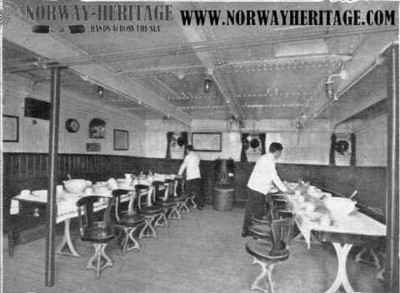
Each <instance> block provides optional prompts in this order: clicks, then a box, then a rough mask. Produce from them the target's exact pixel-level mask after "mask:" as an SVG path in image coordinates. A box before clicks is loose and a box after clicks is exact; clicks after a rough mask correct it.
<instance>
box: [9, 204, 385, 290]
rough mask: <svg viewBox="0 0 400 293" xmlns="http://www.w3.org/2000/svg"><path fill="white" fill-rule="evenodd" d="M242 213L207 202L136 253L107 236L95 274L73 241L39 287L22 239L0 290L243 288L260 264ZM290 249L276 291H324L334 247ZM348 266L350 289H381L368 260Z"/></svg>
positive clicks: (39, 257)
mask: <svg viewBox="0 0 400 293" xmlns="http://www.w3.org/2000/svg"><path fill="white" fill-rule="evenodd" d="M242 219H243V209H239V208H235V209H234V210H233V211H232V212H218V211H214V210H212V209H211V207H208V208H206V209H205V210H203V211H198V210H196V211H194V212H192V213H191V214H188V215H185V218H184V219H183V220H181V221H174V222H172V223H171V225H170V227H169V228H160V229H159V237H158V239H145V240H142V241H141V244H142V250H141V251H140V252H130V253H128V254H127V255H125V256H123V255H121V253H120V251H119V249H117V246H116V243H112V245H111V246H110V248H109V249H108V252H109V254H110V255H111V258H112V259H113V261H114V266H113V267H112V268H109V269H106V270H105V271H104V272H103V275H102V277H101V279H100V280H96V278H95V276H94V272H93V271H87V270H86V269H85V265H86V261H87V259H88V258H89V256H90V255H91V253H92V250H91V249H92V248H91V247H90V245H89V244H87V243H83V242H81V241H79V240H78V241H76V246H77V248H78V250H79V252H80V253H81V254H82V257H81V258H73V257H66V256H57V259H56V269H57V271H56V285H55V287H53V288H46V287H44V277H43V275H44V274H43V272H44V251H45V242H44V240H38V241H35V242H31V243H28V244H25V245H20V246H17V248H16V251H15V256H14V257H13V258H11V259H10V258H9V257H8V256H7V254H6V253H4V265H5V266H4V292H7V293H14V292H15V293H25V292H30V293H31V292H36V293H39V292H40V293H46V292H76V293H78V292H85V293H92V292H105V293H113V292H115V293H117V292H118V293H125V292H126V293H128V292H129V293H131V292H135V293H142V292H143V293H180V292H182V293H186V292H190V293H213V292H215V293H217V292H218V293H248V292H251V291H250V289H249V288H250V283H251V282H252V281H253V280H254V278H255V276H256V275H257V274H258V267H257V266H255V265H252V264H251V262H252V259H251V257H250V256H249V255H247V254H246V252H245V249H244V243H245V240H244V239H242V238H241V237H240V232H241V231H240V230H241V224H242ZM75 235H76V234H75ZM75 238H77V237H75ZM291 252H292V253H291V256H290V259H289V260H288V261H286V262H284V263H282V264H281V265H278V266H277V267H276V270H275V271H274V280H275V289H276V293H283V292H285V293H289V292H290V293H291V292H297V293H315V292H324V291H325V290H326V289H327V288H328V287H329V285H330V284H331V282H332V281H333V279H334V278H335V274H336V258H335V255H334V252H333V249H332V248H331V247H330V246H328V245H315V246H313V247H312V248H311V249H310V250H307V249H306V248H305V245H304V243H302V242H295V243H293V244H292V247H291ZM348 273H349V277H350V281H351V282H352V285H353V287H354V289H355V290H356V291H359V292H363V293H368V292H371V293H380V292H384V291H383V287H382V284H381V283H380V282H379V281H377V280H376V279H375V273H376V271H375V269H373V268H371V267H370V266H367V265H364V264H358V263H354V261H353V260H350V262H349V263H348Z"/></svg>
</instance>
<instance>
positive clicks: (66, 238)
mask: <svg viewBox="0 0 400 293" xmlns="http://www.w3.org/2000/svg"><path fill="white" fill-rule="evenodd" d="M70 223H71V219H66V220H65V221H64V235H63V239H62V240H61V243H60V245H59V246H58V247H57V254H62V255H69V256H76V257H80V255H79V253H78V252H77V251H76V249H75V247H74V244H73V243H72V240H71V229H70ZM65 247H67V248H68V249H69V252H66V251H64V248H65Z"/></svg>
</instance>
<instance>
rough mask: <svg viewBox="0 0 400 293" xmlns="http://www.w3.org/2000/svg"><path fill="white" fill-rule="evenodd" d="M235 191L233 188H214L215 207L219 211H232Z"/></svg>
mask: <svg viewBox="0 0 400 293" xmlns="http://www.w3.org/2000/svg"><path fill="white" fill-rule="evenodd" d="M234 194H235V189H234V188H233V187H232V186H216V187H214V198H213V206H214V209H216V210H217V211H230V210H232V208H233V198H234Z"/></svg>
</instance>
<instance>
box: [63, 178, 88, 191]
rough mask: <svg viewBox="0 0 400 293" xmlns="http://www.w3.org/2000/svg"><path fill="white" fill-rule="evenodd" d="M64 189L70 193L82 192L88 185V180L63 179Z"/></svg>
mask: <svg viewBox="0 0 400 293" xmlns="http://www.w3.org/2000/svg"><path fill="white" fill-rule="evenodd" d="M63 183H64V187H65V190H67V191H68V192H70V193H82V192H83V190H85V188H86V187H87V186H88V182H87V181H86V180H84V179H70V180H67V181H64V182H63Z"/></svg>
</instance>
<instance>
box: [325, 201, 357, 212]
mask: <svg viewBox="0 0 400 293" xmlns="http://www.w3.org/2000/svg"><path fill="white" fill-rule="evenodd" d="M324 202H325V205H326V208H327V209H328V210H329V211H330V212H331V214H332V216H334V217H344V216H348V215H349V214H350V213H351V212H352V211H354V209H355V207H356V203H357V202H356V201H353V200H351V199H349V198H345V197H334V196H333V197H330V198H329V197H328V198H326V199H325V200H324Z"/></svg>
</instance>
